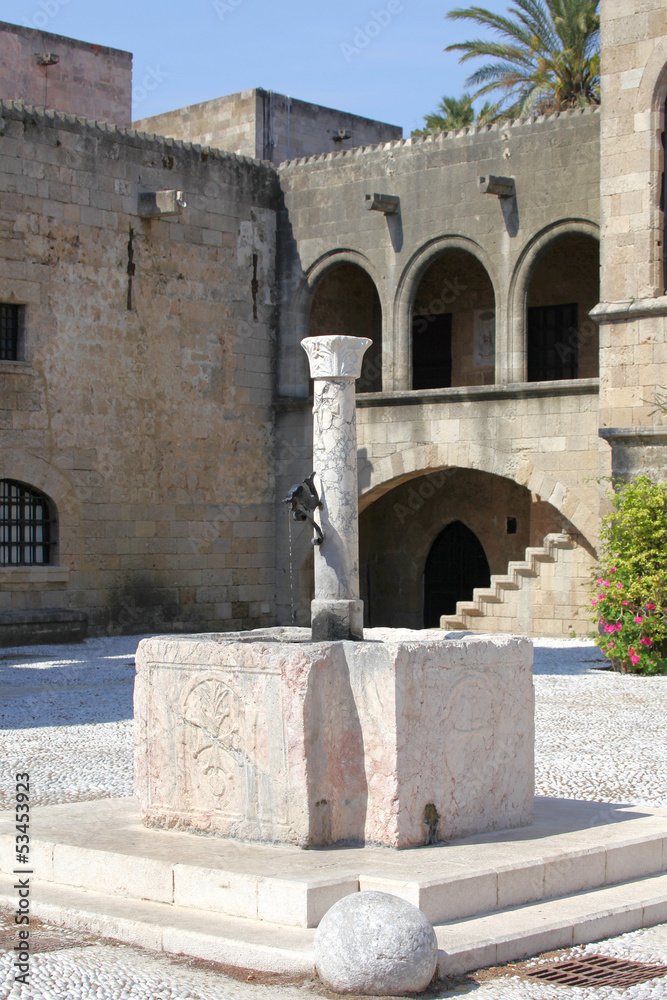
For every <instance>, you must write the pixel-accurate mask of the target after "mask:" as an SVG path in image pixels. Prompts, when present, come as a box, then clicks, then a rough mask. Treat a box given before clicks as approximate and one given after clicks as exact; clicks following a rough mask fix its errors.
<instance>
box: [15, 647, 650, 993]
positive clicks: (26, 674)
mask: <svg viewBox="0 0 667 1000" xmlns="http://www.w3.org/2000/svg"><path fill="white" fill-rule="evenodd" d="M138 638H139V637H136V636H134V637H131V636H124V637H119V638H118V637H117V638H105V639H89V640H87V641H86V642H85V643H83V644H76V645H71V646H37V647H20V648H18V649H14V650H12V649H9V650H3V651H2V652H0V689H1V690H2V692H3V695H4V698H3V704H2V706H0V729H1V731H0V808H9V807H10V806H13V800H12V798H11V796H12V789H13V775H14V774H15V773H16V772H17V771H28V772H30V774H31V793H32V794H31V799H32V802H33V803H34V804H35V805H37V804H44V805H46V804H52V803H55V802H73V801H80V800H84V799H94V798H103V797H104V798H107V797H116V796H124V795H129V794H131V792H132V722H131V720H132V682H133V677H134V665H133V658H134V652H135V649H136V646H137V642H138ZM603 665H604V661H603V660H602V658H601V656H600V654H599V652H598V650H597V649H596V648H595V646H594V645H593V643H592V642H589V641H585V640H565V641H560V640H549V639H543V640H536V641H535V664H534V674H535V694H536V786H537V787H536V791H537V794H538V795H549V796H562V797H569V798H580V799H589V800H599V801H613V802H625V803H630V804H651V805H657V806H663V807H667V738H666V737H665V727H664V719H665V709H666V707H667V678H653V677H646V678H645V677H630V676H620V675H617V674H614V673H612V672H610V671H607V670H604V669H601V667H602V666H603ZM3 921H4V922H0V1000H8V998H12V1000H47V998H48V1000H51V998H61V997H62V998H65V997H67V998H68V1000H69V998H70V997H71V998H73V1000H74V998H76V1000H78V998H81V1000H88V998H96V1000H185V998H188V1000H268V998H269V997H270V996H280V997H282V998H284V1000H296V998H297V997H299V998H303V997H304V995H308V994H311V995H316V996H320V995H324V994H323V993H322V991H321V989H320V987H319V985H318V983H317V982H316V981H312V980H310V979H309V978H302V979H296V980H287V981H286V980H284V979H282V978H280V977H272V976H262V975H260V974H259V973H258V974H254V975H253V974H248V973H245V974H238V973H234V974H232V973H231V970H227V971H224V970H222V969H220V968H219V967H216V966H210V965H207V964H206V963H201V962H195V961H191V960H185V959H177V958H171V957H169V956H165V955H156V954H154V953H152V952H148V951H144V950H141V949H138V948H132V947H129V946H125V945H118V944H116V943H113V942H106V941H101V940H99V939H95V938H93V937H88V936H86V935H81V934H76V935H75V934H72V933H70V932H65V931H62V930H58V929H56V928H49V927H46V926H43V925H37V926H36V928H35V930H36V933H35V935H34V941H35V944H36V953H35V954H34V956H33V958H32V961H31V975H30V985H29V986H23V985H21V984H16V983H14V981H13V969H12V962H13V961H14V958H13V954H12V948H13V946H14V944H15V928H14V926H13V925H12V924H11V922H9V920H8V918H3ZM582 952H587V953H590V954H605V955H613V956H616V957H624V958H628V959H632V960H635V961H648V962H655V963H662V964H665V965H667V925H662V926H659V927H655V928H649V929H647V930H643V931H636V932H633V933H631V934H625V935H622V936H621V937H618V938H614V939H611V940H609V941H605V942H601V943H598V944H593V945H587V946H586V948H582V949H576V954H580V953H582ZM570 954H571V953H570V952H567V953H562V955H563V957H568V956H569V955H570ZM541 961H543V959H541ZM536 964H537V961H536V960H533V961H532V962H529V963H522V964H520V965H517V966H510V967H507V968H504V969H494V970H482V971H481V972H480V973H476V974H471V975H469V976H467V977H463V978H462V979H460V980H457V981H452V982H445V983H441V984H439V987H438V988H437V989H436V990H433V991H430V992H429V994H427V996H428V997H430V998H436V997H454V996H460V995H464V994H474V995H475V997H476V1000H575V998H579V1000H614V998H618V1000H644V998H658V997H660V998H665V1000H667V977H666V978H664V979H662V978H657V979H653V980H650V981H649V982H647V983H643V984H641V985H639V986H634V987H631V988H629V989H625V990H618V989H613V988H611V987H605V988H596V989H581V988H576V987H563V986H550V985H548V984H546V983H542V982H539V981H537V980H531V979H530V978H527V973H528V972H529V971H530V968H531V967H535V965H536ZM248 975H250V976H251V978H250V979H249V978H248Z"/></svg>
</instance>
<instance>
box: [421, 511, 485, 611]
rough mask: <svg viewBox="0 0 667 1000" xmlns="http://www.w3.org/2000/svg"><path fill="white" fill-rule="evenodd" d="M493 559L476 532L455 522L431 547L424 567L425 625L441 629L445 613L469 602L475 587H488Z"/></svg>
mask: <svg viewBox="0 0 667 1000" xmlns="http://www.w3.org/2000/svg"><path fill="white" fill-rule="evenodd" d="M490 581H491V572H490V570H489V562H488V560H487V558H486V555H485V553H484V549H483V548H482V545H481V543H480V541H479V539H478V538H477V535H475V533H474V532H472V531H471V530H470V528H467V527H466V526H465V524H463V522H462V521H452V522H450V524H448V525H447V527H446V528H444V529H443V530H442V531H441V532H440V534H439V535H438V537H437V538H436V540H435V541H434V542H433V545H432V546H431V551H430V552H429V554H428V557H427V559H426V565H425V567H424V628H438V627H439V625H440V617H441V615H451V614H454V612H455V611H456V602H457V601H469V600H470V599H471V597H472V592H473V590H474V589H475V587H488V586H489V583H490Z"/></svg>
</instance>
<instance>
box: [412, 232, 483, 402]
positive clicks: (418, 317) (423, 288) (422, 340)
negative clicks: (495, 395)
mask: <svg viewBox="0 0 667 1000" xmlns="http://www.w3.org/2000/svg"><path fill="white" fill-rule="evenodd" d="M494 379H495V296H494V292H493V285H492V284H491V279H490V278H489V275H488V274H487V272H486V269H485V268H484V266H483V265H482V264H481V263H480V262H479V260H477V258H476V257H474V256H473V254H471V253H468V251H466V250H460V249H454V248H452V249H451V250H443V251H442V253H440V254H438V256H437V257H436V258H435V260H433V261H432V262H431V263H430V264H429V266H428V267H427V268H426V270H425V271H424V274H423V275H422V278H421V281H420V282H419V285H418V287H417V291H416V293H415V297H414V301H413V303H412V388H413V389H440V388H448V387H449V386H455V385H492V384H493V382H494Z"/></svg>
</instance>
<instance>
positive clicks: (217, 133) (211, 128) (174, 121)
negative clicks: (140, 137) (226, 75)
mask: <svg viewBox="0 0 667 1000" xmlns="http://www.w3.org/2000/svg"><path fill="white" fill-rule="evenodd" d="M257 109H258V100H257V91H256V90H242V91H240V92H239V93H238V94H229V95H228V96H226V97H216V98H215V99H214V100H212V101H202V102H200V103H199V104H190V105H188V106H187V107H185V108H176V109H175V110H174V111H165V112H164V113H163V114H160V115H152V116H151V117H149V118H140V119H138V120H137V121H135V122H133V127H134V128H136V129H139V130H140V131H142V132H153V133H155V134H157V135H166V136H170V137H171V138H174V139H181V140H183V141H185V142H196V143H200V144H201V145H203V146H212V147H214V148H215V149H225V150H228V151H229V152H230V153H240V154H241V155H243V156H253V157H255V156H258V157H260V158H261V155H262V150H261V148H260V149H259V150H258V148H257ZM260 125H261V119H260Z"/></svg>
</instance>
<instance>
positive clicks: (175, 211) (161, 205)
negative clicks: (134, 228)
mask: <svg viewBox="0 0 667 1000" xmlns="http://www.w3.org/2000/svg"><path fill="white" fill-rule="evenodd" d="M186 207H187V202H186V200H185V194H184V193H183V191H173V190H172V191H141V192H140V193H139V204H138V207H137V215H139V216H140V217H141V218H142V219H159V218H161V217H162V216H164V215H181V213H182V212H183V209H184V208H186Z"/></svg>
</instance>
